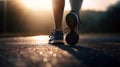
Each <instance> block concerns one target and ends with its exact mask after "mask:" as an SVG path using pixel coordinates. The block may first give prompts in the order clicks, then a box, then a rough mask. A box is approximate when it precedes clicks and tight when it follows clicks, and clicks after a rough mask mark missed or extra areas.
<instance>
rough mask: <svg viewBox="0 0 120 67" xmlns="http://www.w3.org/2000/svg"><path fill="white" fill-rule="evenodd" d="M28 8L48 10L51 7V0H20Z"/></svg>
mask: <svg viewBox="0 0 120 67" xmlns="http://www.w3.org/2000/svg"><path fill="white" fill-rule="evenodd" d="M20 3H21V4H22V5H23V6H25V7H26V8H27V9H32V10H48V9H51V0H20Z"/></svg>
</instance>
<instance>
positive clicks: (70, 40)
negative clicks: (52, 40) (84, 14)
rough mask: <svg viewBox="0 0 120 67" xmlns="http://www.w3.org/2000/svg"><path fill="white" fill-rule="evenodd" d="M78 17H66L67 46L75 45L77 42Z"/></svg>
mask: <svg viewBox="0 0 120 67" xmlns="http://www.w3.org/2000/svg"><path fill="white" fill-rule="evenodd" d="M78 21H79V20H78V17H77V16H76V14H74V13H72V12H71V13H69V14H67V16H66V24H67V25H68V27H69V28H70V32H69V33H68V34H67V36H66V38H65V40H66V42H67V44H68V45H72V46H73V45H75V44H77V43H78V41H79V35H78V31H77V30H78Z"/></svg>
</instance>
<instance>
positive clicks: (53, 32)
mask: <svg viewBox="0 0 120 67" xmlns="http://www.w3.org/2000/svg"><path fill="white" fill-rule="evenodd" d="M55 32H56V31H55V30H53V31H52V32H51V34H50V35H49V38H50V37H51V36H53V35H54V34H55Z"/></svg>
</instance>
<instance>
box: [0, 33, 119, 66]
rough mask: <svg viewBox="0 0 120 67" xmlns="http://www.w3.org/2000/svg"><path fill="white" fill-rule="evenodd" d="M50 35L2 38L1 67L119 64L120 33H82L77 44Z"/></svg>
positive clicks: (0, 44) (0, 50) (0, 41)
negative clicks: (52, 40)
mask: <svg viewBox="0 0 120 67" xmlns="http://www.w3.org/2000/svg"><path fill="white" fill-rule="evenodd" d="M47 42H48V36H23V37H22V36H19V37H2V38H0V67H120V65H119V64H120V36H95V35H94V36H93V35H92V36H91V35H83V36H81V37H80V41H79V43H78V44H77V45H76V46H69V45H65V44H57V45H50V44H47Z"/></svg>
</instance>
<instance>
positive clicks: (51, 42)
mask: <svg viewBox="0 0 120 67" xmlns="http://www.w3.org/2000/svg"><path fill="white" fill-rule="evenodd" d="M49 44H64V42H63V40H53V41H50V42H49Z"/></svg>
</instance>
